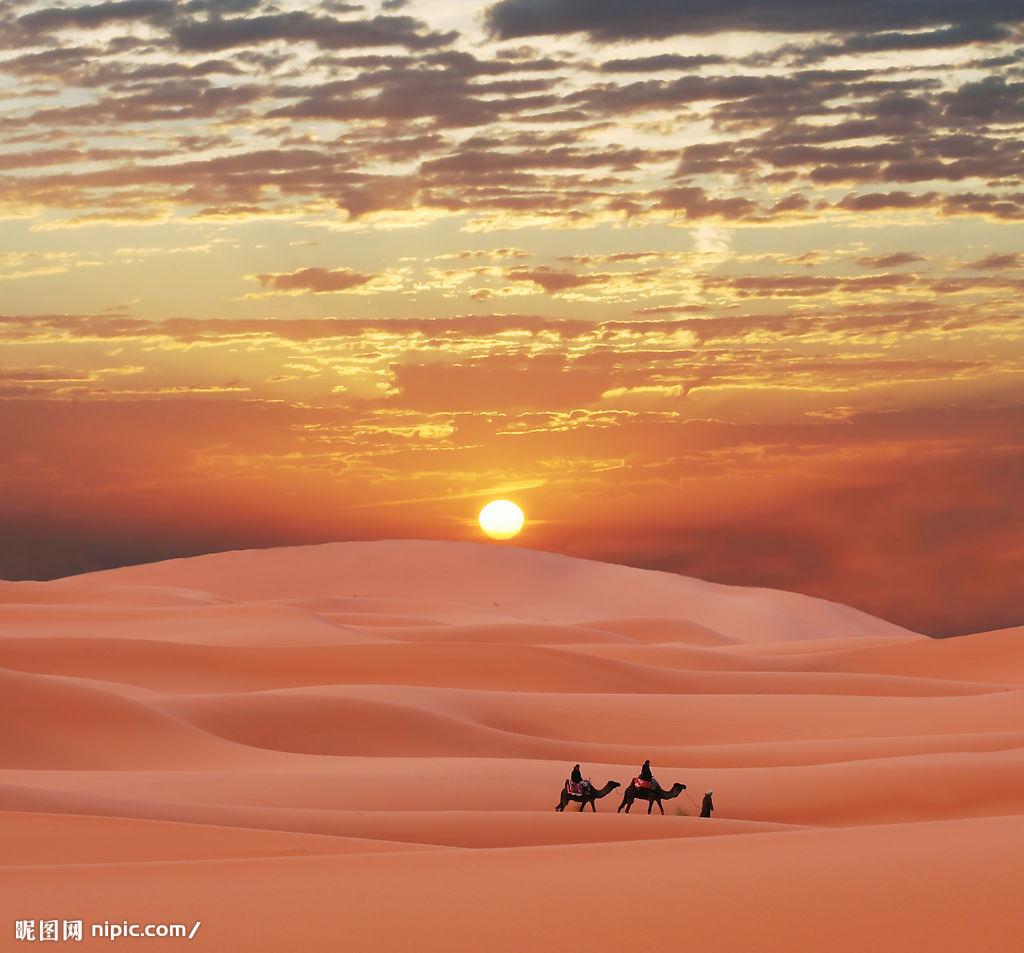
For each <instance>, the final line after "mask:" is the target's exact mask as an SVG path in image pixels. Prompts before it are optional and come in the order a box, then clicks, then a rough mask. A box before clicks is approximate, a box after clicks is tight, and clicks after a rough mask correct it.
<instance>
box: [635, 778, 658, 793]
mask: <svg viewBox="0 0 1024 953" xmlns="http://www.w3.org/2000/svg"><path fill="white" fill-rule="evenodd" d="M633 787H635V788H642V789H643V790H645V791H647V790H649V789H650V788H652V787H654V785H653V784H651V782H650V781H644V780H643V779H642V778H633Z"/></svg>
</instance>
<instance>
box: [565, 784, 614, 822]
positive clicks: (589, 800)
mask: <svg viewBox="0 0 1024 953" xmlns="http://www.w3.org/2000/svg"><path fill="white" fill-rule="evenodd" d="M617 787H621V785H620V784H619V782H618V781H609V782H608V783H607V784H606V785H605V786H604V787H603V788H595V787H594V786H593V785H591V786H590V787H589V788H587V793H586V794H570V793H569V792H568V791H567V790H566V788H565V785H564V784H563V785H562V795H561V797H560V798H559V800H558V803H557V804H556V805H555V810H556V811H564V810H565V807H566V805H567V804H568V803H569V802H570V801H575V802H576V803H577V804H579V806H580V810H581V811H582V810H583V809H584V808H585V807H586V806H587V805H588V804H589V805H590V810H591V811H593V812H594V813H595V814H596V813H597V808H596V807H594V801H596V800H597V799H598V798H602V797H604V796H605V795H606V794H611V793H612V791H614V790H615V789H616V788H617Z"/></svg>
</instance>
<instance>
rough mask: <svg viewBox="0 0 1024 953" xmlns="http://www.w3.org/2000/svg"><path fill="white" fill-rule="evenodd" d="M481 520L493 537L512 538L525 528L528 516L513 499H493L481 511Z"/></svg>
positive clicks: (481, 523) (488, 533)
mask: <svg viewBox="0 0 1024 953" xmlns="http://www.w3.org/2000/svg"><path fill="white" fill-rule="evenodd" d="M479 520H480V528H481V529H482V530H483V531H484V532H485V533H486V534H487V535H488V536H490V537H491V539H511V538H512V537H513V536H515V535H517V534H518V533H519V531H520V530H521V529H522V528H523V524H524V523H525V522H526V517H525V516H524V515H523V511H522V510H521V509H520V508H519V507H518V506H516V504H515V503H513V502H512V501H511V500H492V501H491V502H490V503H488V504H487V505H486V506H485V507H484V508H483V509H482V510H481V511H480V516H479Z"/></svg>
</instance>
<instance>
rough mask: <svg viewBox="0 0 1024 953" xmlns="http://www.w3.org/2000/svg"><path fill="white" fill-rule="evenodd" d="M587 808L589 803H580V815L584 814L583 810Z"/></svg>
mask: <svg viewBox="0 0 1024 953" xmlns="http://www.w3.org/2000/svg"><path fill="white" fill-rule="evenodd" d="M586 806H587V802H586V801H580V814H582V813H583V808H585V807H586Z"/></svg>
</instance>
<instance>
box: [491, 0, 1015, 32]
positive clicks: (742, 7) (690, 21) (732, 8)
mask: <svg viewBox="0 0 1024 953" xmlns="http://www.w3.org/2000/svg"><path fill="white" fill-rule="evenodd" d="M1022 19H1024V8H1022V7H1021V4H1020V3H1019V0H902V2H900V3H892V2H889V0H849V2H845V3H835V2H832V0H773V2H771V3H759V2H737V0H726V2H722V3H708V2H706V0H634V2H632V3H627V4H624V3H620V2H617V0H499V2H498V3H495V4H493V5H492V6H491V7H489V8H488V10H487V13H486V20H487V24H488V26H489V27H490V29H491V31H492V32H493V33H494V34H496V35H497V36H499V37H501V38H502V39H512V38H516V37H526V36H543V35H548V34H565V33H586V34H588V35H589V36H590V37H591V39H594V40H601V41H604V42H614V41H616V40H625V39H662V38H665V37H669V36H679V35H692V36H705V35H708V34H711V33H720V32H724V31H765V32H771V33H817V32H826V33H832V32H854V33H864V32H865V31H867V30H870V31H874V32H877V31H884V30H918V29H923V28H926V27H945V26H947V25H948V24H993V23H1018V22H1020V21H1021V20H1022Z"/></svg>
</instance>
